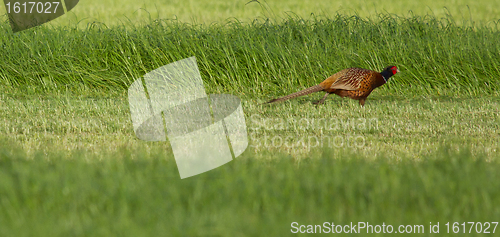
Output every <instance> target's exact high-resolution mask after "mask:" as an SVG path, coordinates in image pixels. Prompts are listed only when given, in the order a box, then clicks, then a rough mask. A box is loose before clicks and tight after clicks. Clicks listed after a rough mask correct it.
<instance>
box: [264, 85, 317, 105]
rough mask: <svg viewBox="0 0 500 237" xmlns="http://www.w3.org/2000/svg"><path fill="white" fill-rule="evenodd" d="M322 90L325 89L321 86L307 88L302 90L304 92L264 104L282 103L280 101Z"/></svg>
mask: <svg viewBox="0 0 500 237" xmlns="http://www.w3.org/2000/svg"><path fill="white" fill-rule="evenodd" d="M323 89H325V88H323V86H321V85H316V86H313V87H309V88H307V89H304V90H301V91H298V92H295V93H292V94H289V95H287V96H283V97H281V98H277V99H274V100H271V101H269V102H266V103H265V104H269V103H277V102H282V101H285V100H289V99H293V98H297V97H299V96H303V95H307V94H311V93H314V92H318V91H322V90H323Z"/></svg>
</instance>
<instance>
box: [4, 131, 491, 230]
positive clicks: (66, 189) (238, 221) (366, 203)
mask: <svg viewBox="0 0 500 237" xmlns="http://www.w3.org/2000/svg"><path fill="white" fill-rule="evenodd" d="M0 154H1V156H0V195H1V202H0V207H1V210H2V211H1V212H0V221H1V223H2V228H1V229H0V234H2V236H34V235H36V236H109V235H120V236H138V235H141V236H142V235H144V236H151V235H162V236H164V235H168V236H263V235H266V236H269V235H272V236H288V235H292V233H291V231H296V230H294V229H292V228H291V224H292V223H293V222H297V223H298V224H299V225H323V223H324V222H329V223H332V222H333V223H334V224H336V225H350V223H351V222H354V224H355V225H356V224H357V223H358V222H365V223H369V224H371V225H382V224H384V225H392V226H393V227H394V229H393V230H395V231H397V230H398V227H399V225H404V226H407V225H411V226H415V225H423V226H424V229H423V230H421V232H419V235H422V236H431V235H430V234H429V227H428V226H429V223H430V222H432V223H433V224H437V223H438V222H439V223H440V233H441V235H445V236H446V233H447V231H446V226H445V223H447V222H450V223H452V224H453V222H459V223H462V222H464V221H474V222H482V223H484V222H495V221H498V216H499V214H500V209H499V207H498V205H497V204H498V203H499V202H500V199H499V197H500V195H499V194H500V193H499V192H500V191H499V190H498V184H499V183H498V182H499V181H498V180H500V179H499V178H500V176H499V175H500V173H499V172H498V169H499V168H500V165H499V164H498V160H495V161H492V162H486V161H485V159H484V158H485V157H483V156H477V155H475V156H473V155H471V154H470V153H469V152H468V151H467V150H466V149H465V150H463V151H461V152H456V151H454V149H447V148H446V147H443V148H442V149H440V150H438V151H435V152H432V153H431V154H429V155H426V156H425V157H423V158H422V160H420V161H419V162H414V161H412V160H411V159H406V158H407V157H402V159H401V160H400V161H394V160H390V159H385V158H383V157H380V158H378V159H376V160H372V161H367V160H366V159H365V158H364V157H362V156H360V155H353V154H342V155H341V156H334V155H332V153H331V151H330V150H328V149H325V150H323V151H318V152H316V153H314V154H312V155H311V156H310V158H309V159H304V160H301V161H298V160H295V159H293V158H291V157H290V156H286V155H282V154H281V155H280V154H277V153H269V154H268V159H264V160H263V159H256V158H255V157H254V155H253V153H252V152H246V153H244V154H243V156H242V157H239V158H237V159H236V160H234V161H232V162H230V163H228V164H226V165H224V166H222V167H220V168H217V169H215V170H213V171H210V172H207V173H204V174H201V175H198V176H195V177H191V178H188V179H184V180H181V179H179V177H178V175H177V173H176V171H177V168H176V165H175V161H174V159H173V157H172V155H171V153H169V152H167V151H166V150H164V149H146V148H145V147H142V148H138V149H137V148H134V147H122V148H121V149H120V150H119V151H118V152H111V153H105V152H101V153H100V154H98V155H96V157H95V158H98V157H100V156H102V155H106V158H105V159H102V160H98V159H90V161H89V160H88V156H87V155H83V154H82V153H78V152H76V153H74V154H73V155H72V156H71V158H69V159H68V158H66V157H63V156H59V155H58V153H57V152H53V151H51V152H49V153H48V156H49V158H47V157H46V156H45V155H43V154H40V155H37V156H35V157H34V159H26V154H24V151H23V150H22V149H19V148H18V147H17V146H16V145H15V144H14V143H11V142H9V141H5V140H4V141H2V145H1V148H0ZM493 226H494V224H493ZM303 230H304V229H303ZM325 230H326V229H323V230H322V231H325ZM316 231H319V230H316ZM422 231H423V232H422ZM450 231H452V230H450ZM460 231H462V230H460ZM466 231H467V232H466V233H469V229H467V230H466ZM488 231H489V232H490V233H493V227H492V228H490V229H489V230H488ZM496 231H498V229H497V230H496ZM361 233H365V234H366V233H370V235H376V234H374V233H373V232H367V230H366V229H365V230H363V229H362V230H361ZM472 233H475V232H472ZM494 233H496V232H494ZM380 235H381V234H380ZM380 235H376V236H380Z"/></svg>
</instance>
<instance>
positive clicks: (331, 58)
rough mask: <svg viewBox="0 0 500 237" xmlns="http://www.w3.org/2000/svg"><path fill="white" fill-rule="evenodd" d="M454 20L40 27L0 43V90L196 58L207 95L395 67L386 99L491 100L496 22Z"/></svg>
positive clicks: (497, 64)
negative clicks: (487, 97)
mask: <svg viewBox="0 0 500 237" xmlns="http://www.w3.org/2000/svg"><path fill="white" fill-rule="evenodd" d="M454 22H455V20H454V19H452V18H451V17H448V18H443V19H437V18H435V17H432V16H412V17H409V18H402V17H397V16H392V15H384V14H380V15H378V16H377V17H372V18H370V19H365V18H360V17H358V16H345V15H336V16H333V17H317V18H312V19H309V20H305V19H301V18H298V17H290V18H288V19H286V20H285V21H283V22H274V21H273V20H270V19H263V20H256V21H254V22H252V23H240V22H238V21H232V22H227V23H224V24H210V25H207V24H201V25H190V24H186V23H180V22H176V21H168V20H156V21H152V22H150V23H149V24H147V25H121V26H116V27H106V26H105V25H100V24H93V25H89V27H88V28H87V29H85V30H78V29H76V28H71V27H45V26H42V27H37V28H34V29H31V30H28V31H23V32H20V33H18V34H12V33H5V34H2V35H1V36H0V45H1V47H2V54H1V55H0V60H2V62H3V65H2V67H0V83H1V85H2V86H3V87H8V88H11V89H12V88H15V89H21V90H24V91H35V92H36V91H39V90H41V91H47V90H48V91H51V90H61V89H64V90H74V91H78V90H81V88H93V89H97V90H101V89H104V90H113V91H116V90H118V91H124V90H125V89H126V88H127V86H128V85H129V84H130V83H131V82H132V81H133V80H134V79H135V78H137V77H139V76H141V75H143V74H144V73H146V72H148V71H150V70H153V69H155V68H157V67H160V66H162V65H164V64H168V63H171V62H173V61H176V60H179V59H182V58H186V57H189V56H193V55H194V56H196V57H197V60H198V65H199V67H200V70H201V73H202V77H203V79H204V80H205V84H206V87H207V88H208V89H209V91H231V92H234V93H245V94H249V95H260V94H261V93H266V94H268V93H271V94H275V95H277V94H280V95H281V94H285V93H287V92H290V91H294V90H297V88H302V87H306V86H311V85H313V84H315V83H318V82H320V81H321V80H323V79H324V78H326V77H327V76H329V75H331V74H333V73H335V72H337V71H338V70H340V69H343V68H347V67H364V68H370V69H374V70H381V69H382V68H383V67H385V66H387V65H389V64H394V65H397V66H398V67H399V68H400V69H401V71H402V73H401V74H398V75H397V76H396V77H394V79H393V81H391V83H389V84H388V85H387V86H386V87H385V88H384V89H383V90H384V91H386V93H391V94H393V93H395V94H407V93H418V94H442V93H447V94H450V93H451V94H466V95H477V94H481V93H495V92H496V91H498V89H499V85H498V83H495V79H496V78H499V76H500V58H499V57H498V55H500V45H499V44H498V40H497V39H498V38H500V33H499V31H498V24H490V25H489V26H488V27H486V26H476V25H474V24H473V23H470V24H465V25H461V26H458V25H456V24H455V23H454ZM1 27H2V31H7V32H10V31H9V30H8V29H7V25H5V24H4V25H2V26H1Z"/></svg>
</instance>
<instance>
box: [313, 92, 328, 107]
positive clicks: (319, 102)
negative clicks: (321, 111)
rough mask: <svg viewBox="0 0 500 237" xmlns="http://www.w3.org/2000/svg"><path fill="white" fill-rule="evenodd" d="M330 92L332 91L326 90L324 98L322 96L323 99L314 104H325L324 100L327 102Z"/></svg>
mask: <svg viewBox="0 0 500 237" xmlns="http://www.w3.org/2000/svg"><path fill="white" fill-rule="evenodd" d="M329 94H330V93H328V92H326V94H325V96H323V98H321V100H320V101H317V102H314V104H316V105H320V104H323V102H325V100H326V97H328V95H329Z"/></svg>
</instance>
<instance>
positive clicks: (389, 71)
mask: <svg viewBox="0 0 500 237" xmlns="http://www.w3.org/2000/svg"><path fill="white" fill-rule="evenodd" d="M398 72H399V69H398V68H397V67H396V66H388V67H386V68H385V69H384V70H383V71H382V72H381V73H380V74H382V76H383V77H384V80H385V81H388V80H389V78H391V77H392V76H394V75H395V74H396V73H398Z"/></svg>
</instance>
